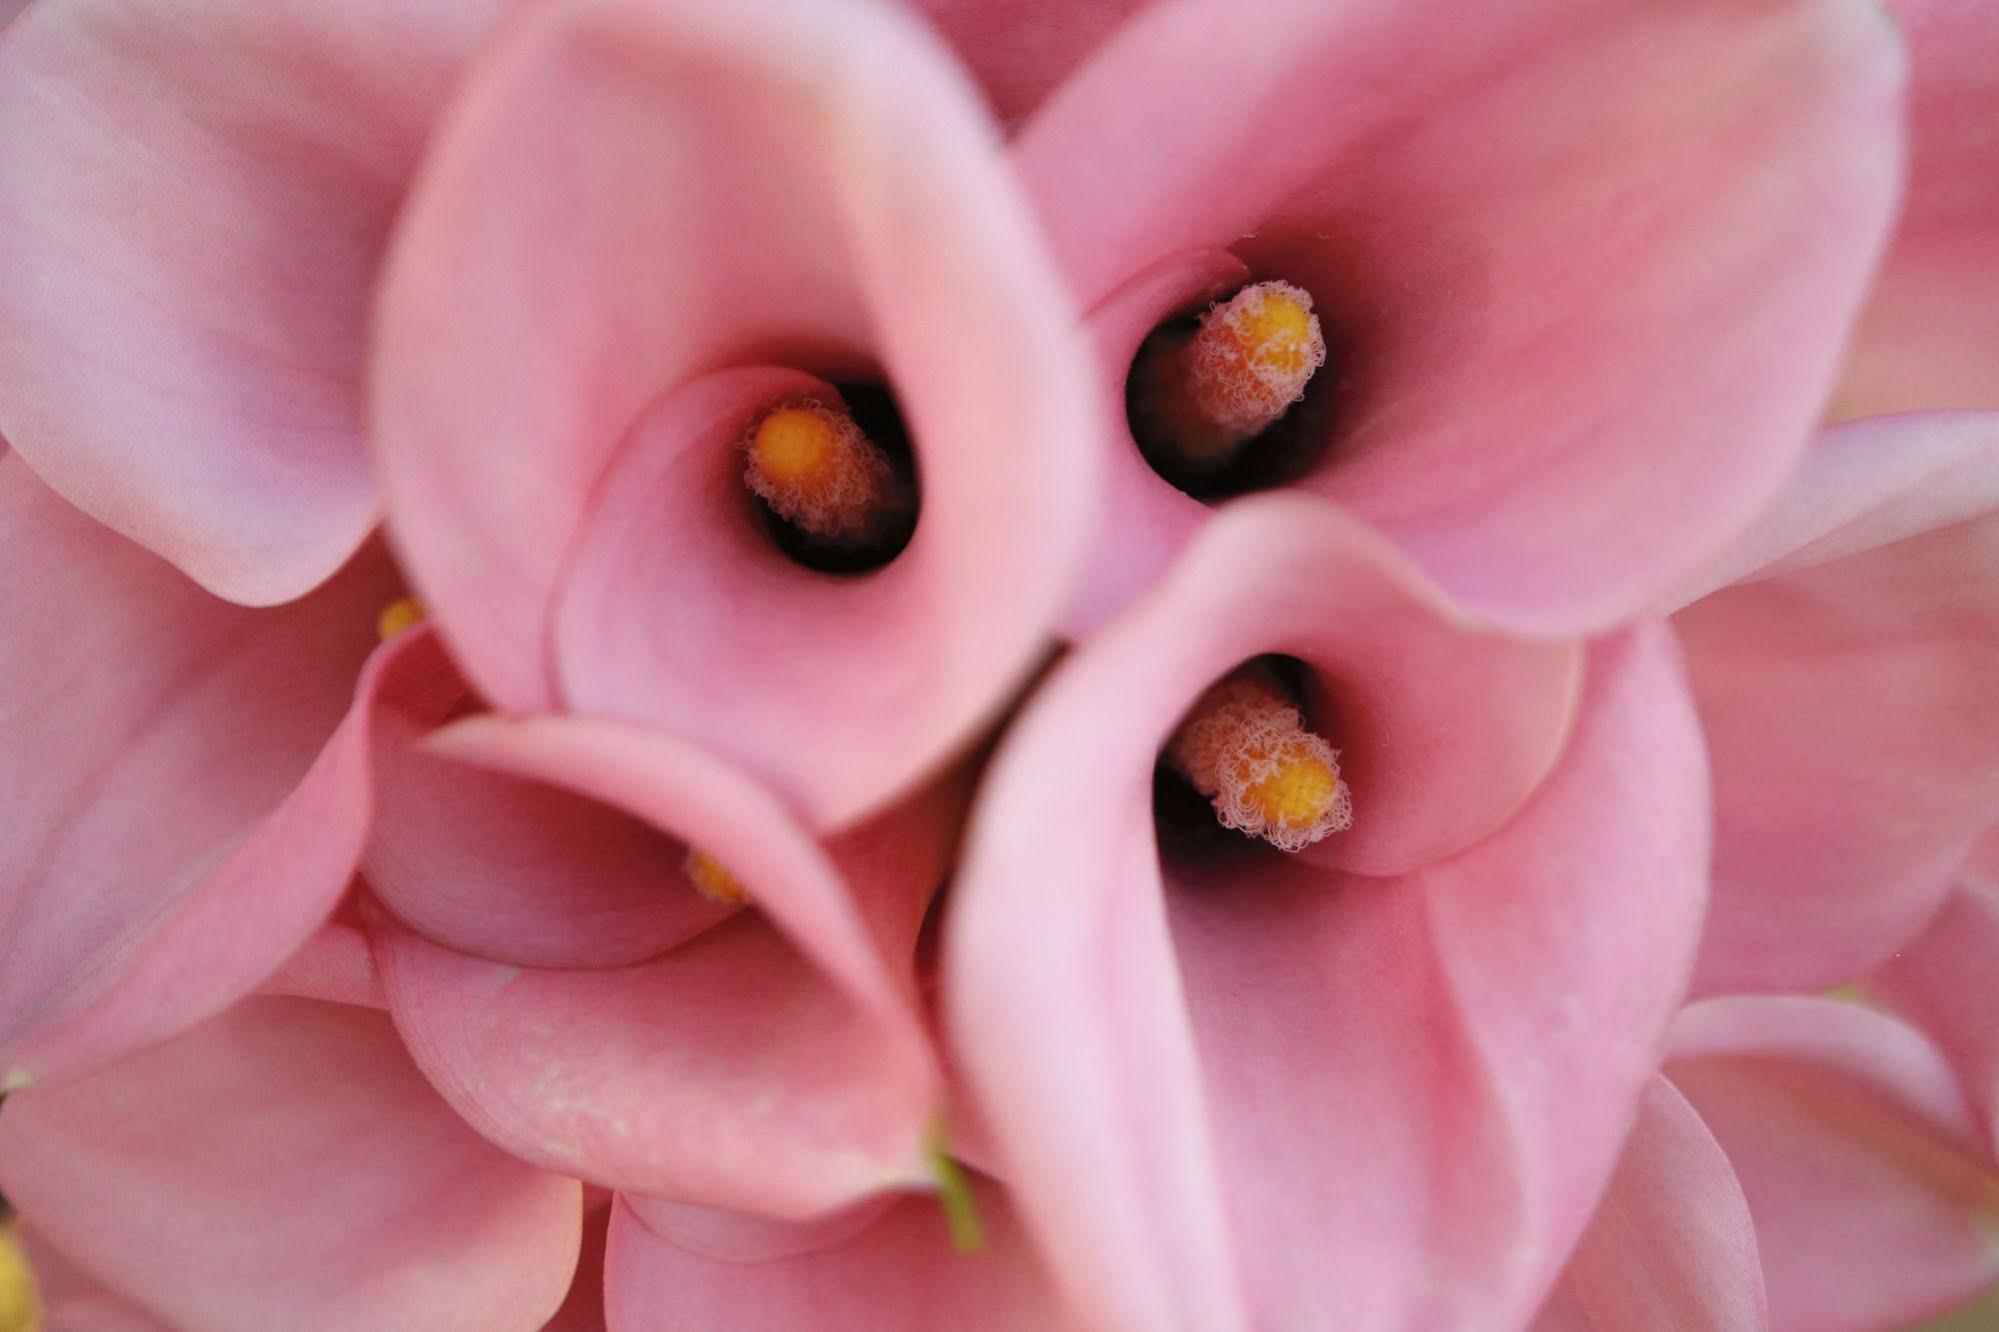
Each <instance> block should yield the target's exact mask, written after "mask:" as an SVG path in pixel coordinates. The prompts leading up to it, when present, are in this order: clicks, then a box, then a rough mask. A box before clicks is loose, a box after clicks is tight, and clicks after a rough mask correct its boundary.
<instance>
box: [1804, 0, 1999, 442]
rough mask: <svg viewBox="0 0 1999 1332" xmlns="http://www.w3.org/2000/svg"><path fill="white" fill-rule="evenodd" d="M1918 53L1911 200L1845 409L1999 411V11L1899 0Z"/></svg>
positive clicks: (1875, 297)
mask: <svg viewBox="0 0 1999 1332" xmlns="http://www.w3.org/2000/svg"><path fill="white" fill-rule="evenodd" d="M1887 8H1888V10H1889V12H1890V13H1892V14H1893V15H1894V16H1895V21H1896V23H1897V24H1898V25H1900V27H1901V29H1902V35H1903V38H1904V39H1905V40H1906V41H1907V42H1908V44H1909V64H1910V69H1911V72H1912V75H1913V78H1912V87H1911V88H1910V94H1911V96H1910V108H1909V110H1910V125H1909V137H1910V141H1911V143H1912V144H1913V146H1914V152H1913V155H1912V159H1911V161H1910V163H1909V188H1908V197H1907V199H1906V201H1905V202H1904V204H1903V206H1902V215H1901V218H1900V220H1899V221H1898V222H1897V224H1896V228H1895V243H1894V246H1893V247H1892V248H1891V249H1890V250H1889V252H1888V257H1887V260H1886V262H1885V264H1884V265H1883V268H1882V270H1881V273H1880V274H1879V276H1877V277H1876V279H1875V283H1874V291H1873V293H1872V295H1871V296H1870V297H1869V299H1868V303H1867V313H1866V315H1865V317H1864V318H1863V319H1862V320H1861V323H1860V329H1859V331H1858V332H1857V333H1856V335H1855V337H1854V342H1853V346H1852V349H1851V350H1850V352H1849V353H1848V356H1847V365H1846V373H1845V376H1844V379H1843V380H1842V382H1841V384H1840V391H1839V395H1838V398H1837V399H1836V401H1835V403H1834V412H1835V414H1836V415H1838V416H1840V417H1854V416H1872V415H1877V414H1881V413H1886V412H1904V411H1912V410H1918V409H1931V410H1933V409H1936V408H1943V407H1987V408H1992V407H1999V384H1995V383H1994V382H1993V375H1992V367H1993V365H1994V364H1995V363H1999V228H1995V227H1994V226H1993V225H1992V219H1993V217H1994V216H1999V135H1996V134H1994V133H1993V131H1992V126H1993V123H1994V122H1995V120H1999V14H1995V13H1994V12H1993V9H1992V7H1991V6H1990V5H1981V4H1977V3H1965V2H1964V0H1891V3H1889V5H1888V6H1887Z"/></svg>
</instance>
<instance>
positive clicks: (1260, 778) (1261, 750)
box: [1166, 666, 1353, 851]
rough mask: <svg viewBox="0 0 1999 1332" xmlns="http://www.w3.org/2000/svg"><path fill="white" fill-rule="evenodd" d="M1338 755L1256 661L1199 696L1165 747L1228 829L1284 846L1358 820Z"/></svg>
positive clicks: (1295, 847)
mask: <svg viewBox="0 0 1999 1332" xmlns="http://www.w3.org/2000/svg"><path fill="white" fill-rule="evenodd" d="M1339 757H1340V755H1339V751H1338V750H1336V749H1334V748H1333V747H1332V746H1331V745H1329V744H1327V743H1326V742H1325V740H1324V739H1322V738H1321V737H1320V736H1318V735H1315V734H1314V733H1312V732H1311V731H1309V730H1307V729H1306V728H1305V719H1304V717H1303V716H1301V715H1300V713H1299V711H1298V707H1297V705H1296V704H1295V703H1293V702H1292V701H1291V699H1290V698H1289V697H1288V696H1287V695H1286V694H1285V692H1284V690H1283V689H1282V688H1281V687H1280V686H1279V685H1278V684H1277V682H1276V681H1275V680H1273V679H1272V678H1271V677H1270V675H1269V673H1268V672H1267V671H1264V670H1263V669H1261V668H1259V667H1255V666H1250V667H1245V668H1243V669H1241V670H1238V671H1235V672H1233V673H1231V674H1230V675H1228V676H1227V677H1226V678H1224V679H1223V680H1222V681H1221V682H1220V683H1218V684H1215V685H1213V686H1211V687H1210V688H1209V689H1208V691H1207V692H1206V693H1204V694H1202V695H1201V697H1200V699H1199V701H1197V702H1196V703H1195V704H1194V707H1193V710H1192V711H1191V712H1189V713H1188V714H1187V718H1186V720H1185V721H1183V722H1181V723H1180V729H1179V730H1178V731H1176V732H1174V735H1173V739H1172V740H1171V741H1170V742H1168V744H1167V746H1166V759H1167V762H1169V763H1171V764H1172V765H1173V766H1174V768H1175V769H1177V770H1178V771H1179V773H1180V775H1181V776H1183V777H1185V778H1186V779H1187V780H1188V781H1189V782H1191V783H1192V784H1193V786H1194V789H1195V790H1197V791H1199V792H1200V793H1201V794H1202V795H1204V796H1207V797H1208V798H1209V800H1211V801H1212V802H1213V803H1214V807H1215V816H1216V817H1217V818H1219V819H1220V820H1221V821H1222V823H1223V824H1224V825H1225V826H1226V827H1230V828H1235V829H1239V830H1240V831H1242V832H1244V833H1247V834H1249V835H1250V836H1251V837H1259V838H1262V839H1263V840H1264V841H1266V842H1268V843H1270V844H1271V845H1272V846H1274V847H1276V848H1278V849H1279V850H1281V851H1299V850H1303V849H1304V848H1305V847H1308V846H1310V845H1312V843H1314V842H1317V841H1320V840H1322V839H1324V838H1326V837H1330V836H1331V835H1332V834H1334V833H1336V832H1343V831H1345V830H1346V829H1347V828H1349V827H1351V826H1353V798H1352V796H1351V795H1350V794H1349V793H1348V791H1347V784H1346V783H1345V782H1344V781H1342V780H1340V764H1339Z"/></svg>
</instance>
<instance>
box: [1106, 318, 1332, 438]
mask: <svg viewBox="0 0 1999 1332" xmlns="http://www.w3.org/2000/svg"><path fill="white" fill-rule="evenodd" d="M1157 359H1158V364H1157V365H1156V367H1155V368H1154V370H1153V372H1152V383H1150V384H1147V385H1143V386H1142V388H1143V390H1144V392H1145V393H1146V394H1147V395H1148V396H1149V397H1150V398H1151V399H1152V402H1151V403H1150V405H1149V412H1148V414H1149V415H1150V417H1151V418H1152V422H1153V424H1154V425H1155V426H1156V427H1157V428H1158V430H1159V431H1160V432H1161V433H1162V434H1164V436H1165V439H1164V440H1163V441H1162V442H1163V443H1165V444H1167V445H1169V446H1170V447H1172V448H1173V449H1174V450H1175V451H1176V452H1177V453H1179V454H1180V455H1181V461H1182V462H1183V463H1187V464H1193V465H1198V466H1204V467H1211V468H1213V467H1221V466H1224V465H1226V464H1227V463H1228V462H1229V461H1230V460H1231V459H1233V458H1234V457H1235V455H1236V454H1237V453H1238V452H1239V451H1240V450H1241V448H1242V446H1243V445H1244V444H1246V443H1248V442H1249V441H1250V440H1251V439H1254V438H1255V437H1256V436H1258V435H1260V434H1262V433H1263V432H1264V431H1265V430H1268V429H1269V428H1270V427H1271V426H1272V425H1274V424H1276V422H1277V420H1278V418H1279V417H1281V416H1283V415H1284V413H1285V412H1286V411H1287V410H1289V409H1290V407H1291V404H1292V403H1294V402H1297V401H1298V400H1299V399H1300V398H1302V397H1304V396H1305V388H1306V385H1308V384H1310V383H1311V381H1312V376H1313V375H1314V374H1315V373H1317V372H1318V370H1319V367H1320V366H1322V365H1324V364H1325V363H1326V340H1325V336H1324V334H1323V333H1321V331H1320V329H1319V317H1318V316H1317V315H1315V314H1313V313H1312V297H1311V294H1310V293H1308V292H1306V291H1305V290H1304V289H1303V288H1300V287H1294V286H1292V285H1291V284H1290V283H1288V282H1275V281H1273V282H1257V283H1252V284H1251V285H1249V286H1247V287H1244V288H1243V289H1242V290H1241V291H1239V292H1237V293H1236V294H1235V295H1234V296H1231V297H1230V298H1229V299H1228V300H1226V301H1220V302H1217V303H1216V304H1215V305H1214V306H1212V307H1211V308H1210V309H1209V310H1208V311H1207V313H1206V314H1203V315H1202V316H1201V325H1200V328H1199V329H1198V330H1197V331H1196V332H1195V333H1194V334H1193V336H1192V337H1190V338H1189V339H1187V341H1186V342H1185V343H1183V344H1182V345H1180V346H1179V347H1178V348H1175V349H1172V350H1170V351H1168V352H1165V353H1163V354H1162V355H1160V356H1159V357H1158V358H1157Z"/></svg>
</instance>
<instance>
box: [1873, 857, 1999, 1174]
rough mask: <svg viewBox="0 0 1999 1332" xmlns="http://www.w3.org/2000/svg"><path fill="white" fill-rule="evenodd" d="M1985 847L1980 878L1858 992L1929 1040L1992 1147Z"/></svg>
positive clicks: (1991, 900) (1991, 961)
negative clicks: (1974, 1108) (1975, 1109)
mask: <svg viewBox="0 0 1999 1332" xmlns="http://www.w3.org/2000/svg"><path fill="white" fill-rule="evenodd" d="M1986 845H1987V847H1988V848H1989V849H1988V852H1987V855H1986V857H1985V861H1984V865H1983V866H1982V867H1980V868H1981V873H1980V875H1979V878H1978V879H1977V880H1968V881H1966V882H1961V883H1959V884H1958V886H1957V887H1956V888H1955V889H1954V890H1953V891H1952V892H1951V894H1950V896H1949V897H1948V898H1947V899H1946V900H1945V902H1944V905H1943V909H1942V910H1941V911H1939V912H1938V913H1937V915H1936V917H1935V919H1933V920H1932V921H1931V922H1930V925H1929V928H1928V929H1926V930H1924V931H1923V933H1922V934H1921V935H1920V936H1919V937H1918V938H1917V939H1916V940H1915V941H1914V942H1912V943H1911V944H1909V946H1908V947H1907V948H1905V949H1903V950H1902V951H1901V952H1899V953H1897V954H1896V955H1895V957H1894V958H1893V959H1892V960H1891V961H1890V962H1889V963H1888V965H1887V966H1885V967H1883V968H1882V969H1881V970H1880V971H1879V972H1877V973H1876V974H1875V975H1874V976H1872V977H1870V978H1869V979H1868V980H1867V982H1866V983H1865V989H1866V992H1867V994H1868V996H1869V997H1870V998H1878V999H1879V1000H1881V1001H1882V1002H1884V1003H1886V1004H1887V1005H1889V1006H1890V1007H1891V1008H1893V1009H1894V1010H1895V1011H1897V1012H1898V1013H1900V1014H1902V1015H1903V1016H1905V1017H1907V1018H1908V1019H1909V1020H1910V1021H1911V1022H1913V1023H1914V1024H1915V1025H1916V1026H1918V1027H1920V1028H1922V1030H1923V1032H1924V1034H1925V1035H1927V1036H1928V1037H1929V1038H1930V1039H1931V1040H1933V1041H1935V1042H1936V1044H1937V1047H1938V1048H1939V1049H1941V1050H1942V1051H1943V1052H1944V1054H1945V1055H1946V1056H1948V1057H1949V1059H1950V1061H1951V1063H1952V1064H1953V1065H1954V1066H1955V1067H1956V1069H1957V1072H1958V1077H1959V1079H1960V1080H1961V1081H1962V1082H1963V1084H1964V1089H1965V1092H1966V1094H1968V1095H1969V1096H1970V1097H1971V1100H1972V1104H1974V1105H1975V1106H1977V1107H1978V1110H1979V1113H1980V1114H1981V1115H1982V1116H1983V1117H1984V1120H1985V1132H1986V1135H1987V1141H1988V1142H1991V1143H1999V1118H1995V1116H1999V833H1994V834H1991V835H1988V836H1987V838H1986Z"/></svg>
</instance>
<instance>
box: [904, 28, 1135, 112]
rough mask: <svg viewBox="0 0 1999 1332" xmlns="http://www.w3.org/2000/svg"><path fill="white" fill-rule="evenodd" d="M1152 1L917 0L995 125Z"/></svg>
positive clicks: (1033, 102) (1045, 90)
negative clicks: (965, 69) (971, 79)
mask: <svg viewBox="0 0 1999 1332" xmlns="http://www.w3.org/2000/svg"><path fill="white" fill-rule="evenodd" d="M1152 3H1153V0H1088V3H1083V4H1078V3H1076V0H916V8H918V9H919V10H921V11H923V13H924V15H925V16H926V17H927V18H929V20H930V22H931V23H932V24H934V25H935V26H936V28H937V30H938V31H939V32H940V33H942V34H943V35H944V39H945V40H946V41H948V42H950V43H951V49H952V50H953V51H955V52H956V53H957V55H958V57H959V58H960V59H962V60H963V61H964V62H965V63H966V64H967V65H968V66H970V67H971V71H972V74H973V75H974V76H975V77H976V78H977V79H978V81H979V86H980V88H981V89H983V90H984V92H985V94H986V102H987V104H988V105H990V106H991V107H992V109H993V114H994V115H996V116H998V117H999V119H1000V120H1001V122H1002V123H1005V124H1013V123H1015V122H1017V121H1019V120H1020V119H1021V118H1022V117H1023V116H1025V115H1026V114H1027V113H1028V112H1030V111H1032V110H1033V109H1034V108H1035V107H1036V106H1037V105H1039V104H1040V102H1041V100H1042V99H1043V98H1045V97H1046V96H1047V95H1048V94H1049V93H1050V92H1052V91H1053V90H1054V89H1055V88H1056V87H1057V86H1058V85H1059V84H1060V83H1061V81H1062V79H1063V78H1064V77H1065V76H1066V75H1067V74H1068V73H1069V72H1070V71H1071V70H1073V69H1074V68H1075V67H1076V66H1077V65H1078V64H1079V63H1081V61H1082V60H1083V58H1084V57H1085V56H1087V55H1089V54H1090V53H1091V52H1092V51H1094V50H1095V49H1096V48H1097V47H1099V46H1101V45H1103V43H1104V42H1105V41H1107V40H1108V39H1109V38H1110V37H1111V36H1112V35H1113V34H1114V33H1116V31H1117V30H1118V28H1119V27H1120V26H1121V25H1122V24H1124V23H1127V22H1129V21H1130V19H1131V17H1132V16H1133V15H1134V14H1137V13H1138V12H1140V11H1141V10H1143V9H1145V8H1147V7H1148V6H1150V5H1151V4H1152Z"/></svg>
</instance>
